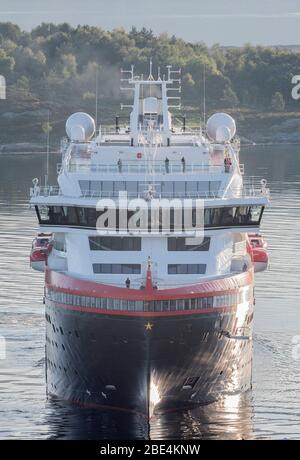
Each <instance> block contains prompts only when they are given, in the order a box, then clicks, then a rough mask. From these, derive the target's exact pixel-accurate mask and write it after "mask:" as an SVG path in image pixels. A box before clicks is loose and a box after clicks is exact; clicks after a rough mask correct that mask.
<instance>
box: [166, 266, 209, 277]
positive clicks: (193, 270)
mask: <svg viewBox="0 0 300 460" xmlns="http://www.w3.org/2000/svg"><path fill="white" fill-rule="evenodd" d="M205 272H206V264H169V265H168V274H169V275H200V274H201V275H203V274H204V273H205Z"/></svg>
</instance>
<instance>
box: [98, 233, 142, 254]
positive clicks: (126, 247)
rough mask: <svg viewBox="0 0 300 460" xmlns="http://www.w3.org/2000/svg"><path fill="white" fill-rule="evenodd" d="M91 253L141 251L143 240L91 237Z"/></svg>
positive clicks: (137, 238)
mask: <svg viewBox="0 0 300 460" xmlns="http://www.w3.org/2000/svg"><path fill="white" fill-rule="evenodd" d="M89 243H90V249H91V251H140V250H141V238H139V237H136V238H135V237H127V236H126V237H119V236H90V237H89Z"/></svg>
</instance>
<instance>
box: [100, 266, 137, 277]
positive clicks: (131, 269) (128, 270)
mask: <svg viewBox="0 0 300 460" xmlns="http://www.w3.org/2000/svg"><path fill="white" fill-rule="evenodd" d="M93 271H94V273H101V274H108V273H112V274H126V275H127V274H128V275H132V274H134V275H139V274H140V273H141V266H140V265H139V264H93Z"/></svg>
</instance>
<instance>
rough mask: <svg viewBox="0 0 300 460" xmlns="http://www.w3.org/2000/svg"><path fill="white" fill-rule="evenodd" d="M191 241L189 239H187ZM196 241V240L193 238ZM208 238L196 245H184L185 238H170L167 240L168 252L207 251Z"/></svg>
mask: <svg viewBox="0 0 300 460" xmlns="http://www.w3.org/2000/svg"><path fill="white" fill-rule="evenodd" d="M189 240H190V241H192V239H191V238H189ZM195 240H197V238H195ZM209 246H210V238H209V237H205V238H204V239H203V241H202V242H200V243H197V244H186V238H182V237H171V238H168V251H208V250H209Z"/></svg>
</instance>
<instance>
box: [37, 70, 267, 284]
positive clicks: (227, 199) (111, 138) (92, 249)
mask: <svg viewBox="0 0 300 460" xmlns="http://www.w3.org/2000/svg"><path fill="white" fill-rule="evenodd" d="M172 72H173V71H172V69H171V68H170V67H169V68H168V75H167V78H166V79H161V78H160V77H158V78H157V79H154V77H153V76H152V69H150V75H149V77H148V78H147V79H144V78H143V77H135V76H134V74H133V69H132V70H131V71H130V74H129V78H128V79H125V80H126V84H128V88H131V89H133V92H134V99H133V105H132V111H131V114H130V126H129V127H128V128H127V129H121V128H120V127H119V126H117V127H116V129H115V130H114V131H106V130H104V129H103V128H101V127H100V128H99V129H98V127H96V135H95V136H94V131H95V127H94V121H93V119H92V118H91V117H89V116H88V115H87V114H83V113H77V114H74V115H72V116H71V117H70V118H69V120H68V121H67V134H68V137H69V142H68V143H67V144H66V145H65V146H64V148H63V152H62V163H61V164H60V165H58V186H52V187H49V186H48V187H42V186H39V184H38V183H37V182H35V183H34V187H33V188H32V189H31V204H32V205H35V206H36V209H37V213H38V217H39V221H40V225H41V228H42V229H43V231H45V232H50V233H52V235H53V249H52V251H51V253H50V254H49V257H48V262H47V263H48V266H49V268H50V269H52V270H55V271H63V272H66V273H68V274H71V275H72V276H75V277H78V278H84V279H89V280H93V281H98V282H101V283H104V284H109V285H115V286H123V287H124V286H125V285H126V282H127V283H128V280H129V282H130V287H131V288H136V289H140V288H141V287H143V285H144V284H145V280H146V273H147V269H148V268H149V262H151V270H152V279H153V282H154V283H155V286H156V287H157V289H163V288H166V287H172V286H182V285H185V286H187V285H191V284H194V283H195V282H197V281H203V280H205V279H207V280H209V279H214V278H223V277H227V276H231V275H232V274H234V273H237V272H240V271H245V270H246V269H248V268H249V266H250V265H251V263H252V262H251V258H250V257H249V255H248V253H247V245H246V241H247V233H248V232H255V231H256V230H258V228H259V223H260V219H261V215H262V212H263V208H264V206H265V205H267V204H268V201H269V200H268V190H267V188H266V185H265V183H264V182H262V183H259V184H257V185H256V186H255V184H254V183H253V182H252V183H251V182H250V181H249V184H251V185H249V186H246V185H245V184H244V183H243V173H244V168H243V165H241V164H240V163H239V142H238V140H237V139H235V138H234V135H235V123H234V120H233V119H232V118H231V117H229V115H226V114H215V115H214V116H212V117H211V118H210V119H209V120H208V123H207V135H205V133H204V132H201V130H200V129H199V130H198V131H193V132H192V131H189V130H188V129H186V128H185V126H184V127H183V128H182V127H181V128H176V127H174V126H173V124H172V116H171V113H170V109H171V108H172V104H173V105H174V101H175V105H176V104H177V102H178V99H177V98H178V97H179V96H174V94H175V93H174V90H176V87H177V89H179V88H178V80H179V79H178V75H177V74H176V73H172ZM172 76H174V78H173V77H172ZM174 86H176V87H174ZM93 136H94V137H93ZM120 192H126V194H127V195H126V196H127V197H128V198H129V199H130V200H138V199H140V200H145V201H146V203H149V202H151V201H153V200H156V202H157V203H159V205H161V206H162V207H164V206H167V200H177V203H178V200H179V202H183V200H184V199H185V200H186V199H190V200H191V203H192V204H191V206H192V207H193V206H194V203H195V200H197V199H198V200H203V205H204V229H205V233H204V240H203V241H202V243H200V244H197V242H196V243H195V244H188V242H187V240H186V238H187V237H189V238H190V237H192V236H193V235H194V234H195V228H193V227H191V226H190V227H189V228H185V229H184V230H182V229H176V228H175V229H172V228H161V227H160V226H159V224H158V227H157V228H154V226H153V228H152V227H151V226H150V224H149V223H148V225H143V224H141V222H140V227H137V228H136V229H135V230H132V228H130V226H127V227H126V228H124V227H120V226H118V222H116V224H117V226H116V228H112V227H109V228H106V227H105V225H103V226H102V227H101V225H100V228H99V225H98V227H97V228H96V225H95V224H96V222H97V219H98V218H99V216H100V215H101V213H99V210H96V207H97V203H98V202H99V199H101V200H106V202H105V203H106V205H105V206H106V207H110V206H112V207H113V206H115V207H116V208H117V209H118V212H120V209H122V206H123V204H122V201H121V202H120V195H119V194H120ZM102 203H103V201H102ZM134 204H136V206H137V208H139V206H140V205H139V203H138V202H136V203H134V202H133V205H132V206H134ZM98 206H99V204H98ZM132 213H133V209H132V210H131V214H132ZM118 219H119V217H118V218H117V221H118ZM195 241H196V240H195Z"/></svg>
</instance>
